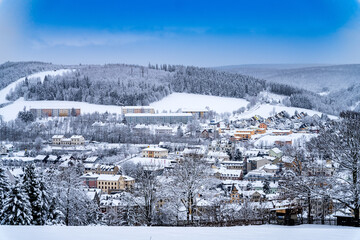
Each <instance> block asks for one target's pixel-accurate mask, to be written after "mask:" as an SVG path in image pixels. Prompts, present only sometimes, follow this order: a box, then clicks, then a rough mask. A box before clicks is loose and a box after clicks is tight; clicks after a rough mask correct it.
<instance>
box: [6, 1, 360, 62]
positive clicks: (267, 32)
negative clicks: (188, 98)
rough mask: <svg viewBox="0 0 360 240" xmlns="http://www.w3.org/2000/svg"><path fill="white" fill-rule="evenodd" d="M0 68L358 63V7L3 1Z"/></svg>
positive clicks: (280, 3) (344, 4) (345, 4)
mask: <svg viewBox="0 0 360 240" xmlns="http://www.w3.org/2000/svg"><path fill="white" fill-rule="evenodd" d="M0 34H1V35H2V36H1V35H0V62H4V61H8V60H10V61H19V60H40V61H49V62H54V63H71V64H77V63H115V62H119V63H135V64H147V63H149V62H151V63H170V64H184V65H197V66H220V65H234V64H254V63H258V64H264V63H359V62H360V47H359V42H360V0H237V1H230V0H222V1H210V0H209V1H195V0H193V1H190V0H181V1H180V0H167V1H156V0H153V1H140V0H132V1H127V0H123V1H119V0H118V1H116V0H87V1H84V0H76V1H75V0H72V1H71V0H61V1H52V0H0Z"/></svg>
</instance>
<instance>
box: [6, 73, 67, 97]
mask: <svg viewBox="0 0 360 240" xmlns="http://www.w3.org/2000/svg"><path fill="white" fill-rule="evenodd" d="M71 71H73V70H71V69H59V70H56V71H55V70H54V71H44V72H38V73H34V74H32V75H29V76H27V78H28V79H29V80H30V79H36V78H40V79H41V81H44V78H45V76H56V75H63V74H64V73H68V72H71ZM24 80H25V77H23V78H19V79H18V80H16V81H15V82H13V83H11V84H9V85H7V86H6V87H5V88H3V89H1V90H0V104H2V103H7V102H9V101H8V100H6V95H7V94H8V93H9V92H10V91H11V90H12V89H15V87H16V85H18V84H19V83H21V82H22V81H24Z"/></svg>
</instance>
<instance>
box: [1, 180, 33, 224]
mask: <svg viewBox="0 0 360 240" xmlns="http://www.w3.org/2000/svg"><path fill="white" fill-rule="evenodd" d="M0 219H1V224H2V225H30V224H31V222H32V214H31V206H30V203H29V200H28V197H27V195H26V194H24V192H23V189H22V184H21V183H20V182H18V181H17V182H16V183H15V185H14V186H12V187H11V189H10V191H9V194H8V196H7V197H6V199H5V202H4V207H3V209H2V211H1V215H0Z"/></svg>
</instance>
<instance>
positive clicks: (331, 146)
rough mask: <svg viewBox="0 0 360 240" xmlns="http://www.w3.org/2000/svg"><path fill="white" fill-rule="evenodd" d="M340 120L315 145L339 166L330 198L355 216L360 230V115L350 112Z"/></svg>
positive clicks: (341, 115)
mask: <svg viewBox="0 0 360 240" xmlns="http://www.w3.org/2000/svg"><path fill="white" fill-rule="evenodd" d="M340 117H341V119H340V121H332V122H330V123H329V124H328V125H326V126H324V127H323V129H322V130H321V132H320V135H319V137H318V138H315V139H313V142H312V143H311V144H312V145H313V148H314V149H317V151H318V152H319V155H321V156H324V157H328V158H329V159H330V160H331V161H332V163H333V164H334V165H335V167H336V172H335V173H334V176H333V178H332V181H329V186H328V189H329V192H330V195H331V197H332V198H333V199H335V200H336V201H337V202H340V203H341V204H342V205H343V206H344V207H346V208H349V209H350V210H351V211H352V212H353V214H354V225H355V226H357V227H359V210H360V113H358V112H350V111H347V112H342V113H341V114H340Z"/></svg>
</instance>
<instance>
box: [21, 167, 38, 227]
mask: <svg viewBox="0 0 360 240" xmlns="http://www.w3.org/2000/svg"><path fill="white" fill-rule="evenodd" d="M23 185H24V186H23V189H24V192H25V194H26V195H27V196H28V198H29V202H30V206H31V213H32V224H35V225H40V224H42V222H43V221H42V204H43V203H42V192H41V190H40V182H39V177H38V175H37V174H36V172H35V165H34V164H30V165H28V166H27V167H26V168H25V174H24V178H23Z"/></svg>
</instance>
